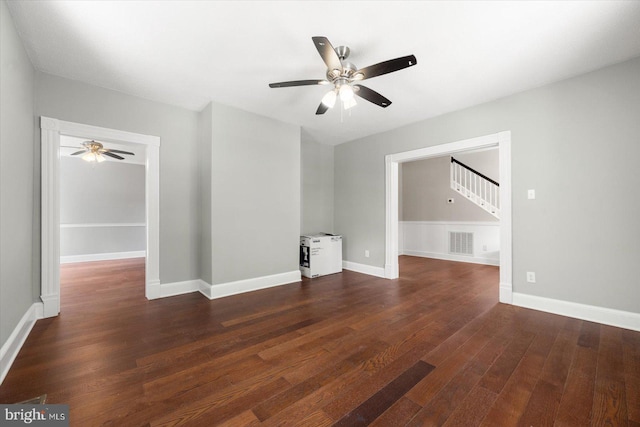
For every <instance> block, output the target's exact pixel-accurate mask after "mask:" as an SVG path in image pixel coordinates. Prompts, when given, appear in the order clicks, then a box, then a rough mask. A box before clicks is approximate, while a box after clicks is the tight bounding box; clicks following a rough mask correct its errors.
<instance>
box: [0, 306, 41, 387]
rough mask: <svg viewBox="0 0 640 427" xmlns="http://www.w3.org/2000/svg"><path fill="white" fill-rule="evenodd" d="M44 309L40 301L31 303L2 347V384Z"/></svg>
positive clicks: (0, 370)
mask: <svg viewBox="0 0 640 427" xmlns="http://www.w3.org/2000/svg"><path fill="white" fill-rule="evenodd" d="M42 309H43V307H42V303H40V302H36V303H33V304H31V307H29V308H28V309H27V311H26V313H24V315H23V316H22V318H21V319H20V321H19V322H18V324H17V325H16V327H15V328H14V329H13V332H11V335H9V338H8V339H7V341H5V343H4V344H3V345H2V348H0V384H2V382H3V381H4V379H5V377H6V376H7V374H8V373H9V369H10V368H11V365H13V361H14V360H16V356H18V353H19V352H20V349H21V348H22V346H23V345H24V342H25V341H26V339H27V337H28V336H29V333H30V332H31V329H33V325H35V324H36V320H38V319H42V314H43V312H42Z"/></svg>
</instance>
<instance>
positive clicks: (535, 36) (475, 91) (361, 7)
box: [8, 0, 640, 144]
mask: <svg viewBox="0 0 640 427" xmlns="http://www.w3.org/2000/svg"><path fill="white" fill-rule="evenodd" d="M8 4H9V8H10V11H11V14H12V16H13V18H14V21H15V23H16V26H17V28H18V31H19V33H20V35H21V37H22V38H23V40H24V42H25V45H26V49H27V52H28V54H29V56H30V58H31V60H32V62H33V64H34V66H35V67H36V68H37V69H38V70H41V71H44V72H46V73H51V74H55V75H59V76H63V77H67V78H70V79H74V80H79V81H82V82H87V83H90V84H93V85H97V86H101V87H105V88H109V89H114V90H117V91H121V92H125V93H128V94H132V95H137V96H140V97H143V98H148V99H152V100H156V101H161V102H165V103H169V104H174V105H178V106H182V107H185V108H188V109H192V110H196V111H199V110H201V109H202V108H203V107H205V106H206V104H207V103H208V102H209V101H210V100H214V101H216V102H219V103H223V104H227V105H232V106H235V107H237V108H241V109H243V110H247V111H251V112H254V113H258V114H262V115H265V116H268V117H272V118H275V119H279V120H282V121H285V122H289V123H295V124H297V125H301V126H302V127H303V128H304V129H305V131H306V132H307V134H308V135H310V136H311V137H313V138H314V139H315V140H317V141H319V142H323V143H326V144H339V143H342V142H345V141H348V140H351V139H355V138H359V137H363V136H366V135H369V134H373V133H378V132H382V131H385V130H389V129H392V128H395V127H398V126H402V125H405V124H408V123H412V122H416V121H419V120H423V119H426V118H429V117H434V116H438V115H441V114H444V113H447V112H450V111H455V110H458V109H461V108H465V107H468V106H472V105H476V104H479V103H482V102H486V101H489V100H492V99H496V98H500V97H503V96H506V95H509V94H513V93H517V92H520V91H523V90H527V89H530V88H534V87H538V86H541V85H544V84H547V83H550V82H554V81H558V80H561V79H564V78H567V77H571V76H574V75H578V74H582V73H585V72H588V71H591V70H595V69H598V68H601V67H604V66H607V65H610V64H613V63H617V62H621V61H623V60H626V59H629V58H632V57H637V56H640V2H639V1H609V0H607V1H585V2H583V1H567V2H564V1H548V2H537V1H527V2H524V1H522V2H506V1H499V2H486V1H471V2H462V1H459V2H444V1H443V2H420V1H391V2H388V1H374V2H368V1H354V2H342V1H340V2H338V1H319V2H315V1H296V2H293V1H282V2H280V1H234V2H223V1H216V2H213V1H9V2H8ZM312 36H326V37H328V38H329V40H330V41H331V42H332V44H333V45H334V46H339V45H347V46H349V47H350V48H351V52H352V53H351V56H350V58H349V60H350V62H353V63H354V64H356V65H357V66H358V67H360V68H362V67H365V66H368V65H371V64H374V63H378V62H381V61H384V60H388V59H392V58H396V57H400V56H404V55H409V54H414V55H415V56H416V57H417V60H418V65H416V66H415V67H411V68H408V69H405V70H402V71H398V72H396V73H392V74H388V75H384V76H379V77H376V78H372V79H370V80H366V81H365V82H363V84H365V85H366V86H368V87H370V88H371V89H373V90H375V91H378V92H380V93H381V94H382V95H384V96H386V97H387V98H389V99H390V100H391V101H392V102H393V105H391V106H390V107H389V108H386V109H382V108H380V107H378V106H375V105H373V104H370V103H368V102H366V101H364V100H361V99H359V98H358V101H359V103H358V106H357V107H355V108H353V109H352V110H351V112H345V113H344V116H343V117H341V111H340V109H339V108H334V109H333V110H330V111H329V112H327V113H326V114H325V115H323V116H316V115H315V110H316V108H317V106H318V104H319V103H320V99H321V98H322V96H323V95H324V93H325V92H326V91H327V87H326V86H306V87H296V88H278V89H271V88H269V87H268V83H271V82H279V81H285V80H302V79H323V78H325V65H324V63H323V61H322V60H321V59H320V56H319V55H318V52H317V51H316V49H315V47H314V45H313V43H312V41H311V37H312Z"/></svg>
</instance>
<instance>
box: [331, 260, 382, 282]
mask: <svg viewBox="0 0 640 427" xmlns="http://www.w3.org/2000/svg"><path fill="white" fill-rule="evenodd" d="M342 268H343V269H345V270H349V271H355V272H356V273H362V274H368V275H369V276H375V277H382V278H383V279H386V278H387V275H386V272H385V269H384V268H381V267H374V266H372V265H367V264H359V263H357V262H351V261H344V260H343V261H342Z"/></svg>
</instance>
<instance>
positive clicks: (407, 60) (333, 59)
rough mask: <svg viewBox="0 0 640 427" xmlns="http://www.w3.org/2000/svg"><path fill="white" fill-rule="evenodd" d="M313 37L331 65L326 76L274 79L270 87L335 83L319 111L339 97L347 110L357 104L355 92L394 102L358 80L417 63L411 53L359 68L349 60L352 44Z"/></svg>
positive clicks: (382, 104)
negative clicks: (321, 77)
mask: <svg viewBox="0 0 640 427" xmlns="http://www.w3.org/2000/svg"><path fill="white" fill-rule="evenodd" d="M311 39H312V40H313V43H314V44H315V46H316V49H318V53H320V56H321V57H322V60H323V61H324V63H325V64H326V65H327V73H326V76H327V78H326V80H295V81H289V82H280V83H270V84H269V87H272V88H279V87H293V86H315V85H333V88H332V89H331V90H330V91H329V92H327V93H326V94H325V95H324V97H323V98H322V102H321V103H320V106H318V109H317V110H316V114H324V113H326V112H327V110H328V109H330V108H332V107H333V106H334V105H335V103H336V100H337V99H338V98H339V99H340V101H341V102H342V106H343V107H344V109H345V110H347V109H349V108H351V107H353V106H355V105H356V100H355V98H354V95H357V96H359V97H360V98H362V99H366V100H367V101H369V102H372V103H374V104H376V105H379V106H380V107H382V108H387V107H388V106H389V105H391V101H389V100H388V99H387V98H385V97H384V96H382V95H380V94H379V93H378V92H376V91H374V90H372V89H369V88H368V87H366V86H362V85H361V84H356V83H357V82H360V81H362V80H366V79H370V78H372V77H376V76H381V75H383V74H388V73H392V72H394V71H399V70H402V69H404V68H407V67H411V66H413V65H416V64H417V61H416V57H415V56H413V55H408V56H403V57H400V58H396V59H390V60H388V61H384V62H380V63H378V64H374V65H370V66H368V67H365V68H357V67H356V66H355V65H353V64H352V63H350V62H347V61H346V59H347V58H348V57H349V53H350V52H351V51H350V50H349V48H348V47H346V46H338V47H337V48H334V47H333V46H332V45H331V43H330V42H329V40H328V39H327V38H326V37H312V38H311Z"/></svg>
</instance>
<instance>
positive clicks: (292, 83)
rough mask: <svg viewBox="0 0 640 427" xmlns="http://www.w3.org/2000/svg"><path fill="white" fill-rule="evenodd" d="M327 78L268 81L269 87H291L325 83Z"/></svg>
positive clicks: (327, 82)
mask: <svg viewBox="0 0 640 427" xmlns="http://www.w3.org/2000/svg"><path fill="white" fill-rule="evenodd" d="M327 84H329V81H328V80H293V81H290V82H279V83H269V87H274V88H275V87H292V86H313V85H327Z"/></svg>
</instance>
